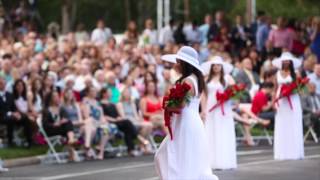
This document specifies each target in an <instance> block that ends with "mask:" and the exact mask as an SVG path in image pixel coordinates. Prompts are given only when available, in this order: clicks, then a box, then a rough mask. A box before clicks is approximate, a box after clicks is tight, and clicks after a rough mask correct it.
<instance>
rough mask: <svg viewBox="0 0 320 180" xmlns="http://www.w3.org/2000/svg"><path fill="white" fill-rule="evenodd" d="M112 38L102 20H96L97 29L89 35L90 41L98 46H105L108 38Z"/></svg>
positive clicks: (109, 30) (110, 32)
mask: <svg viewBox="0 0 320 180" xmlns="http://www.w3.org/2000/svg"><path fill="white" fill-rule="evenodd" d="M110 37H112V31H111V29H110V28H108V27H105V24H104V22H103V20H101V19H100V20H98V22H97V28H96V29H94V30H93V32H92V34H91V41H92V42H94V43H95V44H96V45H98V46H100V45H103V44H105V43H106V42H107V41H108V40H109V38H110Z"/></svg>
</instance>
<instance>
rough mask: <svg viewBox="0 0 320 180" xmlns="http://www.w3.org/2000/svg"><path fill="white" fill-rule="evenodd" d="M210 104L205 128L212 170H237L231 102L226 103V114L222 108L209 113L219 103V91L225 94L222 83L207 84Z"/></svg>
mask: <svg viewBox="0 0 320 180" xmlns="http://www.w3.org/2000/svg"><path fill="white" fill-rule="evenodd" d="M207 87H208V102H207V116H206V121H205V127H206V132H207V136H208V139H209V150H210V156H211V168H212V169H235V168H237V154H236V133H235V124H234V119H233V111H232V104H231V101H230V100H229V101H227V102H225V103H224V105H223V106H224V114H223V113H222V109H221V106H218V107H217V108H215V109H214V110H213V111H211V112H209V109H211V107H212V106H214V105H215V104H216V103H217V99H216V93H217V91H219V92H223V90H224V87H223V85H222V84H221V83H220V82H214V81H211V82H209V83H208V84H207Z"/></svg>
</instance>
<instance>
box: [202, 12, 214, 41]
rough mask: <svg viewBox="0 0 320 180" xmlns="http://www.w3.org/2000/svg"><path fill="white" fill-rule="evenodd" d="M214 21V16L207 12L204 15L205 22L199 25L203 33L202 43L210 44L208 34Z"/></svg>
mask: <svg viewBox="0 0 320 180" xmlns="http://www.w3.org/2000/svg"><path fill="white" fill-rule="evenodd" d="M211 23H212V16H211V15H210V14H207V15H206V16H205V17H204V23H203V24H202V25H201V26H200V27H199V31H200V33H201V45H202V46H206V45H207V44H208V37H207V34H208V32H209V28H210V25H211Z"/></svg>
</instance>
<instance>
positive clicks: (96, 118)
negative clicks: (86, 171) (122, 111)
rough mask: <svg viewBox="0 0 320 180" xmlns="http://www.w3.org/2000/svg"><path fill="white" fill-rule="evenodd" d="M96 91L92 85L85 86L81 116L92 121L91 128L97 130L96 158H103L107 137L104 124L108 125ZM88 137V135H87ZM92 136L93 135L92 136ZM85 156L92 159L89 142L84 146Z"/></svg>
mask: <svg viewBox="0 0 320 180" xmlns="http://www.w3.org/2000/svg"><path fill="white" fill-rule="evenodd" d="M96 98H97V92H96V90H95V89H94V88H93V87H92V86H89V87H87V88H86V93H85V97H84V99H83V106H82V110H83V118H84V119H89V120H91V122H93V123H92V124H93V126H92V127H93V130H94V131H96V132H97V135H98V138H100V144H99V154H98V159H100V160H102V159H104V149H105V146H106V143H107V141H108V139H109V134H108V133H107V132H106V131H108V130H106V126H108V121H107V119H106V118H105V117H104V116H103V110H102V108H101V106H100V103H99V102H98V101H97V99H96ZM87 137H88V136H87ZM92 138H94V137H92ZM85 148H86V158H87V159H92V158H93V153H92V151H93V150H92V149H91V147H90V145H89V143H88V144H87V145H86V146H85Z"/></svg>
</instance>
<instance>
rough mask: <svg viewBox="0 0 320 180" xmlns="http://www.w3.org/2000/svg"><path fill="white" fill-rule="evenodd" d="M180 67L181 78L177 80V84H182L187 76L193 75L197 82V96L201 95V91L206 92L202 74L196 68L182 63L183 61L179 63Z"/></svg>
mask: <svg viewBox="0 0 320 180" xmlns="http://www.w3.org/2000/svg"><path fill="white" fill-rule="evenodd" d="M180 65H181V74H182V76H181V78H179V79H178V80H177V82H179V83H180V82H182V80H184V79H185V78H187V77H188V76H190V75H192V74H194V75H195V76H196V77H197V80H198V92H199V94H201V93H202V91H206V89H205V81H204V77H203V75H202V72H200V71H199V70H198V69H197V68H195V67H193V66H192V65H190V64H188V63H186V62H184V61H180Z"/></svg>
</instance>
